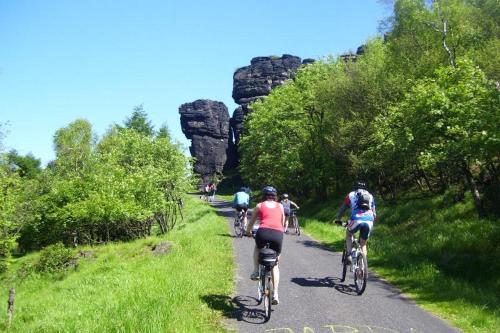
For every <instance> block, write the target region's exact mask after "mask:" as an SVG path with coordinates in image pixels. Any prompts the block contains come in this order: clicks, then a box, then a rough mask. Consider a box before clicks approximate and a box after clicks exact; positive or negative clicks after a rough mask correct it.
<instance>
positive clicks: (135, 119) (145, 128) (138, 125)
mask: <svg viewBox="0 0 500 333" xmlns="http://www.w3.org/2000/svg"><path fill="white" fill-rule="evenodd" d="M124 125H125V128H128V129H133V130H135V131H137V132H139V133H142V134H144V135H147V136H152V135H153V134H154V129H153V126H152V125H151V122H150V121H149V120H148V115H147V114H146V111H144V105H143V104H140V105H137V106H135V107H134V111H133V112H132V115H131V116H130V118H127V119H126V120H125V123H124Z"/></svg>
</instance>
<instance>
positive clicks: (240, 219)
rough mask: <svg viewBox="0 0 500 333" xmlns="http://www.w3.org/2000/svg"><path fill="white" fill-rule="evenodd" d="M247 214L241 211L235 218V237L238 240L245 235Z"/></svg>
mask: <svg viewBox="0 0 500 333" xmlns="http://www.w3.org/2000/svg"><path fill="white" fill-rule="evenodd" d="M245 227H246V225H245V212H244V211H242V210H240V211H239V212H238V214H237V215H236V216H235V217H234V235H235V236H236V237H238V238H241V237H243V235H244V234H245Z"/></svg>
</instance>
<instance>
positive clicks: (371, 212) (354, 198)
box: [335, 181, 377, 262]
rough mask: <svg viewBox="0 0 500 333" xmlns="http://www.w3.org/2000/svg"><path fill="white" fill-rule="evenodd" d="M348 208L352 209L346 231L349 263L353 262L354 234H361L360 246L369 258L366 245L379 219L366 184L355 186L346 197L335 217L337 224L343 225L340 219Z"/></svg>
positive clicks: (356, 184) (359, 183) (360, 183)
mask: <svg viewBox="0 0 500 333" xmlns="http://www.w3.org/2000/svg"><path fill="white" fill-rule="evenodd" d="M348 208H351V218H350V220H349V223H348V225H347V229H346V247H347V253H348V254H349V255H348V257H347V261H348V262H351V261H352V258H351V255H350V253H351V249H352V237H353V234H354V233H356V232H358V231H359V232H360V233H359V245H360V246H361V250H362V251H363V254H364V255H365V258H368V256H367V255H368V252H367V248H366V243H367V242H368V238H369V237H370V232H371V230H372V228H373V222H374V221H375V219H376V217H377V213H376V210H375V199H374V198H373V195H371V193H370V192H368V189H367V187H366V184H365V183H364V182H361V181H358V182H356V183H355V184H354V186H353V190H352V191H351V192H350V193H349V194H348V195H347V196H346V197H345V199H344V202H343V203H342V206H341V207H340V209H339V212H338V213H337V215H336V217H335V223H337V224H340V223H341V222H340V218H341V217H342V215H343V214H344V212H345V211H346V210H347V209H348Z"/></svg>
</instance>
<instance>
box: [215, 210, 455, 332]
mask: <svg viewBox="0 0 500 333" xmlns="http://www.w3.org/2000/svg"><path fill="white" fill-rule="evenodd" d="M213 205H214V206H215V207H216V208H217V210H218V212H219V214H220V215H223V216H225V217H227V218H228V230H229V235H231V236H232V235H233V226H232V223H233V222H232V218H233V216H234V213H233V210H232V208H231V207H230V205H229V204H228V203H225V202H221V201H216V202H214V203H213ZM299 219H300V216H299ZM233 246H234V251H235V260H236V262H237V272H236V293H235V295H234V297H233V298H232V300H231V301H230V302H231V303H232V304H231V307H232V309H233V310H232V311H230V313H227V314H226V315H227V317H228V320H227V325H228V327H230V328H233V329H236V330H237V331H238V332H288V333H299V332H300V333H320V332H325V333H326V332H330V333H337V332H352V333H355V332H358V333H364V332H371V333H375V332H377V333H378V332H386V333H389V332H391V333H395V332H401V333H403V332H409V333H417V332H418V333H420V332H429V333H434V332H440V333H441V332H458V330H456V329H454V328H452V327H450V326H449V325H448V324H447V323H445V322H443V321H442V320H440V319H438V318H436V317H434V316H433V315H431V314H429V313H428V312H426V311H424V310H422V309H421V308H419V307H418V306H416V305H415V304H414V303H413V302H412V301H410V300H408V299H406V298H405V297H404V296H403V295H401V293H400V292H399V291H398V290H397V289H396V288H394V287H392V286H391V285H389V284H388V283H386V282H384V281H382V280H380V279H378V278H376V277H374V276H373V275H371V276H369V279H368V285H367V287H366V291H365V293H364V294H363V295H361V296H358V295H357V294H356V292H355V289H354V286H353V285H352V283H353V282H352V278H349V275H348V278H347V279H346V281H345V282H344V283H341V282H340V280H339V277H340V275H341V269H342V266H341V265H340V259H341V258H340V257H341V254H340V253H334V252H331V251H329V250H327V249H325V248H324V247H323V246H321V244H319V243H318V242H316V241H314V240H312V239H311V238H309V237H307V236H305V235H301V236H295V235H293V234H292V235H285V239H284V243H283V252H282V255H281V258H280V273H281V280H280V285H279V295H280V304H279V305H277V306H273V312H272V316H271V319H270V320H269V321H268V322H265V321H264V315H263V310H264V308H263V305H257V300H256V296H257V283H256V282H254V281H251V280H250V279H249V276H250V273H251V271H252V268H253V265H252V257H251V255H252V251H253V246H254V241H253V239H251V238H247V237H244V238H233ZM348 274H349V273H348Z"/></svg>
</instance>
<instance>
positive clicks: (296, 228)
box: [293, 216, 300, 236]
mask: <svg viewBox="0 0 500 333" xmlns="http://www.w3.org/2000/svg"><path fill="white" fill-rule="evenodd" d="M293 220H294V225H295V233H296V234H297V236H300V225H299V219H298V218H297V216H294V217H293Z"/></svg>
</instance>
